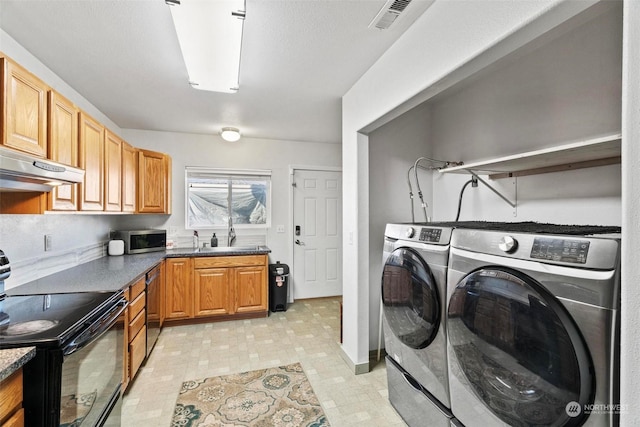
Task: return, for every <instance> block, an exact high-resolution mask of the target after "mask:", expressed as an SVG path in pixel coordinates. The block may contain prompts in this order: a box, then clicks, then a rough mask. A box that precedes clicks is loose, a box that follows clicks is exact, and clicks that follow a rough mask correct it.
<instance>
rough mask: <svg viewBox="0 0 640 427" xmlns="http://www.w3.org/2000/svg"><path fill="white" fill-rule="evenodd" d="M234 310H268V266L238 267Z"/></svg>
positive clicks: (235, 278) (234, 272)
mask: <svg viewBox="0 0 640 427" xmlns="http://www.w3.org/2000/svg"><path fill="white" fill-rule="evenodd" d="M233 274H234V276H235V277H234V281H235V286H234V288H235V301H234V304H233V306H234V311H235V312H236V313H251V312H256V311H266V310H267V305H268V278H267V267H257V266H256V267H253V266H252V267H236V268H234V269H233Z"/></svg>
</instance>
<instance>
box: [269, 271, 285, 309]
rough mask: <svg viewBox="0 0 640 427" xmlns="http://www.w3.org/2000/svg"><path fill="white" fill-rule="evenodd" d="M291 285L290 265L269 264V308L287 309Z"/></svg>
mask: <svg viewBox="0 0 640 427" xmlns="http://www.w3.org/2000/svg"><path fill="white" fill-rule="evenodd" d="M288 287H289V266H288V265H287V264H280V261H276V263H275V264H269V310H271V311H273V312H274V313H275V312H276V311H287V288H288Z"/></svg>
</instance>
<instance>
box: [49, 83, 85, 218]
mask: <svg viewBox="0 0 640 427" xmlns="http://www.w3.org/2000/svg"><path fill="white" fill-rule="evenodd" d="M48 105H49V108H48V110H49V113H48V127H47V128H48V149H49V155H48V157H49V159H51V160H55V161H57V162H60V163H64V164H65V165H69V166H74V167H77V166H78V109H77V108H76V106H75V105H73V103H72V102H71V101H69V100H67V99H66V98H64V97H63V96H61V95H60V94H58V93H56V92H54V91H49V102H48ZM47 208H48V209H49V210H52V211H76V210H78V184H69V185H61V186H58V187H55V188H54V189H53V190H51V192H50V193H49V195H48V203H47Z"/></svg>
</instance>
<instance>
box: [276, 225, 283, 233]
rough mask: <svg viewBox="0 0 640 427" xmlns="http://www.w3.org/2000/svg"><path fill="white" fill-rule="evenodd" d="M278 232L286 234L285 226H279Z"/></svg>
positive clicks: (277, 227)
mask: <svg viewBox="0 0 640 427" xmlns="http://www.w3.org/2000/svg"><path fill="white" fill-rule="evenodd" d="M276 232H278V233H284V225H277V226H276Z"/></svg>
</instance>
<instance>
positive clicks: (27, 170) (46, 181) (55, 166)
mask: <svg viewBox="0 0 640 427" xmlns="http://www.w3.org/2000/svg"><path fill="white" fill-rule="evenodd" d="M83 179H84V170H82V169H78V168H74V167H71V166H67V165H63V164H61V163H57V162H54V161H52V160H47V159H41V158H39V157H35V156H32V155H29V154H26V153H21V152H19V151H14V150H12V149H10V148H6V147H3V146H1V145H0V191H51V190H52V189H53V188H54V187H56V186H58V185H65V184H77V183H80V182H82V180H83Z"/></svg>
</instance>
